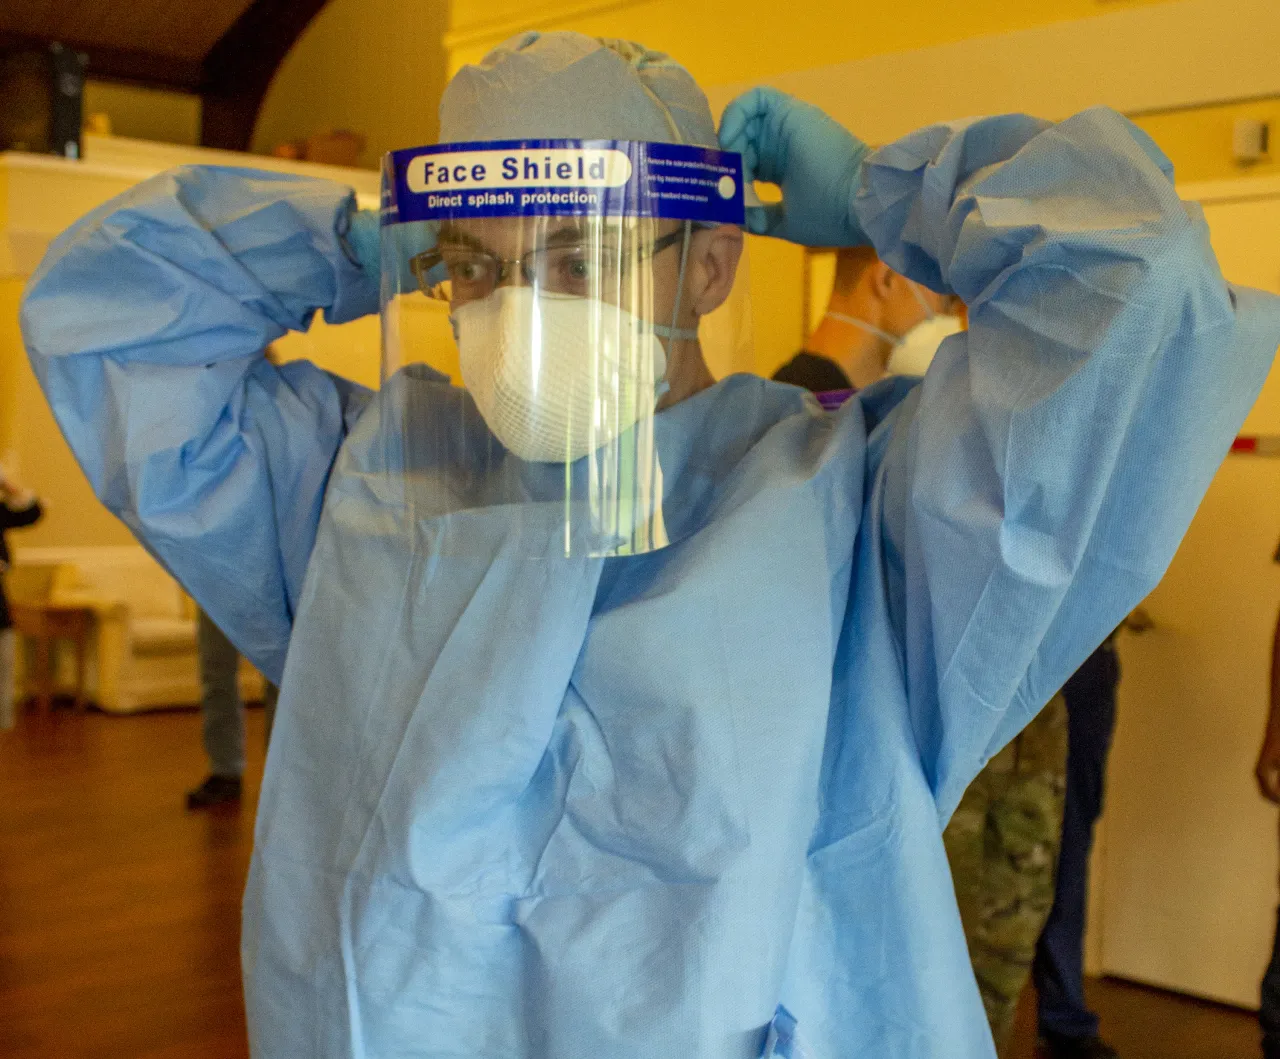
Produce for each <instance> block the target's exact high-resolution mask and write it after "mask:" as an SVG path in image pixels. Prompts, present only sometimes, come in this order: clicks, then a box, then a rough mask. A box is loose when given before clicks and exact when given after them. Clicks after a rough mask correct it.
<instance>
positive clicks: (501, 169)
mask: <svg viewBox="0 0 1280 1059" xmlns="http://www.w3.org/2000/svg"><path fill="white" fill-rule="evenodd" d="M742 211H743V201H742V180H741V160H740V158H739V157H738V156H737V155H731V154H725V153H723V152H719V151H713V150H709V149H704V148H695V147H686V146H682V145H674V144H647V143H637V142H631V141H590V142H586V141H564V140H556V141H521V142H500V143H474V144H457V145H441V146H437V147H426V148H418V149H414V150H408V151H398V152H394V153H392V154H390V155H388V156H387V158H386V160H385V163H384V172H383V211H382V212H383V217H382V287H381V292H382V324H383V328H382V332H383V372H382V378H383V392H382V394H381V395H380V407H381V408H382V410H383V415H382V417H381V422H382V430H383V435H384V444H383V448H384V450H385V454H384V455H385V459H384V460H383V461H381V462H382V464H383V466H382V468H381V470H382V471H383V472H384V475H385V476H386V477H389V478H394V479H398V485H397V486H393V487H391V488H393V490H395V489H397V488H398V489H399V490H400V491H401V499H402V500H403V502H404V503H406V505H408V506H409V508H410V512H411V514H412V516H413V517H414V519H415V522H418V521H421V520H424V519H425V520H427V521H429V522H430V523H431V532H433V533H435V534H436V535H437V538H438V539H437V540H436V541H435V542H434V546H435V547H436V548H438V549H439V548H442V549H444V550H446V551H454V552H463V553H465V552H468V551H471V550H474V548H479V547H484V548H488V547H489V545H488V544H486V543H483V542H485V541H488V540H489V539H490V538H491V534H492V532H493V531H494V530H495V529H497V530H499V531H500V532H501V534H502V536H503V538H504V539H505V540H507V541H514V542H515V546H516V548H517V550H518V551H519V552H520V553H522V554H526V555H535V556H555V555H561V556H566V555H567V556H572V555H596V556H611V555H627V554H636V553H640V552H644V551H649V550H652V549H654V548H659V547H663V546H665V545H666V544H667V543H669V541H670V537H669V533H668V529H667V521H668V520H667V518H666V513H665V511H664V506H665V504H666V503H667V502H668V501H667V492H668V490H667V484H668V483H667V481H666V479H665V477H664V469H663V457H662V450H663V440H662V435H663V424H662V422H661V420H662V412H661V409H663V408H664V407H665V405H666V404H667V403H669V400H668V398H669V394H670V390H671V379H672V377H673V372H679V371H681V370H687V369H688V367H689V365H688V363H687V361H688V358H700V357H701V356H702V352H701V350H700V347H699V343H698V330H699V328H698V324H699V319H698V317H697V316H696V315H695V314H694V312H693V311H692V308H691V305H690V296H689V293H688V287H689V282H688V281H689V279H690V275H691V272H690V269H691V258H692V256H693V255H694V253H695V249H696V247H697V246H698V245H699V244H698V242H697V238H698V236H697V233H698V232H699V231H701V230H702V229H704V228H706V227H709V226H715V225H720V224H735V225H741V223H742ZM700 274H701V273H700ZM726 300H729V299H726ZM730 330H731V329H730ZM682 358H684V359H685V363H682V362H681V360H682ZM433 369H434V370H433ZM441 373H443V375H448V376H450V378H449V379H448V380H446V379H445V378H443V375H442V374H441ZM457 382H460V383H461V386H460V387H459V386H457V385H455V384H456V383H457ZM383 488H387V486H386V485H385V484H384V486H383ZM482 520H483V521H484V526H483V530H482V528H481V526H480V522H481V521H482Z"/></svg>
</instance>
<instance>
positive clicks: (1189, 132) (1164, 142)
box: [1133, 98, 1280, 182]
mask: <svg viewBox="0 0 1280 1059" xmlns="http://www.w3.org/2000/svg"><path fill="white" fill-rule="evenodd" d="M1240 118H1252V119H1255V120H1260V121H1269V122H1270V123H1271V146H1270V151H1269V154H1268V157H1267V158H1266V159H1264V160H1263V161H1260V162H1257V163H1255V164H1253V165H1241V164H1240V163H1238V162H1236V161H1235V160H1234V159H1233V158H1232V157H1231V134H1232V126H1233V125H1234V123H1235V122H1236V121H1237V120H1238V119H1240ZM1133 120H1134V122H1135V123H1136V124H1138V125H1140V126H1141V127H1142V128H1143V129H1145V130H1146V131H1147V132H1149V133H1150V134H1151V138H1152V139H1154V140H1155V141H1156V143H1158V144H1159V145H1160V146H1161V148H1162V149H1163V150H1164V152H1165V153H1166V154H1167V155H1168V156H1169V157H1170V158H1171V159H1172V160H1173V165H1174V169H1175V170H1176V172H1177V177H1178V180H1179V181H1180V182H1190V181H1196V180H1229V179H1231V178H1232V177H1239V176H1271V175H1275V174H1277V173H1280V143H1278V142H1277V137H1280V98H1276V99H1262V100H1254V101H1252V102H1248V103H1231V104H1223V105H1220V106H1213V107H1193V108H1191V109H1188V110H1177V111H1169V112H1165V113H1159V114H1142V115H1135V116H1134V118H1133Z"/></svg>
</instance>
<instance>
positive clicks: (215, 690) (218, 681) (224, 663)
mask: <svg viewBox="0 0 1280 1059" xmlns="http://www.w3.org/2000/svg"><path fill="white" fill-rule="evenodd" d="M196 646H197V648H198V650H199V653H200V718H201V722H202V725H203V736H204V750H205V753H206V754H208V755H209V771H210V772H212V773H213V774H214V775H215V776H227V777H234V776H239V775H240V774H241V773H242V772H244V709H243V707H242V705H241V702H240V686H239V683H238V681H237V679H236V673H237V671H238V669H239V667H240V652H238V651H237V650H236V649H235V647H234V646H233V645H232V643H231V641H230V640H228V639H227V638H226V636H224V635H223V632H222V630H221V629H219V628H218V627H217V626H216V625H214V623H213V622H212V621H210V620H209V617H208V615H206V614H205V612H204V611H200V612H199V618H198V624H197V626H196ZM276 697H277V692H276V688H275V685H273V684H270V683H268V684H267V686H266V690H265V691H264V693H263V697H262V698H263V702H262V705H263V707H264V708H265V710H266V714H267V717H266V733H267V738H268V739H270V738H271V724H272V722H273V721H274V720H275V712H276Z"/></svg>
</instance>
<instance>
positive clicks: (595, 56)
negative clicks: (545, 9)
mask: <svg viewBox="0 0 1280 1059" xmlns="http://www.w3.org/2000/svg"><path fill="white" fill-rule="evenodd" d="M524 139H547V140H550V139H566V140H655V141H660V142H667V143H688V144H696V145H699V146H703V147H715V146H716V126H715V121H714V120H713V119H712V117H711V107H710V106H709V105H708V103H707V97H706V96H705V95H703V93H702V89H700V88H699V87H698V86H697V84H696V83H695V81H694V80H693V78H692V77H691V76H690V75H689V72H688V71H687V70H686V69H685V68H684V67H683V66H681V65H680V64H679V63H677V62H676V61H675V60H674V59H672V58H671V57H670V56H668V55H664V54H663V53H662V52H657V51H650V50H649V49H648V48H645V47H644V46H643V45H641V44H633V43H632V42H631V41H625V40H614V39H606V38H597V37H587V36H584V35H583V34H581V33H569V32H556V33H535V32H530V33H521V34H520V35H518V36H515V37H512V38H511V39H510V40H508V41H505V42H504V43H502V44H499V45H498V46H497V47H496V48H494V49H493V51H491V52H490V53H489V54H488V55H486V56H485V57H484V58H483V59H482V60H481V61H480V62H479V63H476V64H474V65H469V66H464V67H463V68H462V69H461V70H459V71H458V72H457V73H456V74H455V75H454V77H453V80H452V81H450V82H449V86H448V87H447V88H446V89H445V91H444V96H443V98H441V100H440V140H441V142H443V143H457V142H462V141H467V140H524Z"/></svg>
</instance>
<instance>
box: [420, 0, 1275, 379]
mask: <svg viewBox="0 0 1280 1059" xmlns="http://www.w3.org/2000/svg"><path fill="white" fill-rule="evenodd" d="M1161 2H1164V0H1108V2H1106V3H1101V2H1099V0H1024V2H1022V3H1016V4H1015V3H1008V2H1007V0H968V2H962V0H915V2H913V3H910V4H905V5H904V4H899V5H892V4H890V5H884V4H879V5H876V4H868V5H860V6H858V7H857V9H856V10H853V9H851V8H850V7H849V5H848V4H847V3H845V2H840V3H811V4H798V5H793V7H791V8H788V9H787V11H786V16H785V17H780V16H779V11H778V8H777V5H776V4H775V3H773V2H772V0H735V2H733V3H730V2H728V0H703V2H701V3H688V2H687V0H641V2H626V0H623V2H608V0H605V2H599V3H574V2H572V0H569V2H558V3H557V2H551V3H542V4H529V3H528V2H524V0H500V2H497V3H495V2H492V0H486V2H483V3H482V2H480V0H454V4H453V11H452V22H451V28H450V32H449V34H448V36H447V37H446V38H445V44H446V47H447V48H448V49H449V69H450V70H451V71H453V70H456V69H457V68H458V67H459V66H461V65H462V64H464V63H467V62H474V61H476V60H478V59H479V58H481V57H482V56H483V55H484V54H485V52H486V51H487V50H488V49H489V48H491V47H493V46H494V45H495V44H497V43H499V42H500V41H502V40H504V39H505V38H506V37H508V36H510V35H511V34H513V33H516V32H519V31H520V30H521V29H525V28H532V27H536V28H539V29H572V30H577V31H579V32H582V33H588V34H592V35H597V36H619V37H628V38H631V39H634V40H639V41H642V42H644V43H645V44H647V45H649V46H650V47H654V48H658V49H662V50H665V51H669V52H670V53H671V54H672V55H673V56H674V57H675V58H677V59H678V60H679V61H680V62H681V63H683V64H684V65H685V66H686V67H687V68H688V69H689V70H690V72H691V73H693V75H694V76H695V77H696V78H697V79H698V80H699V82H700V83H702V84H703V85H715V84H725V83H736V82H741V81H744V80H751V79H755V78H760V79H763V78H768V77H772V76H776V75H778V74H781V73H786V72H789V71H793V70H802V69H809V68H813V67H820V66H825V65H829V64H835V63H842V62H849V61H852V60H857V59H861V58H866V57H868V56H872V55H881V54H887V53H892V52H897V51H906V50H910V49H916V48H925V47H930V46H933V45H939V44H946V43H951V42H955V41H959V40H963V39H966V38H970V37H977V36H982V35H987V34H998V33H1007V32H1012V31H1015V30H1019V29H1028V28H1032V27H1035V26H1041V25H1046V24H1048V23H1052V22H1059V21H1067V20H1072V19H1081V18H1089V17H1093V16H1098V15H1105V14H1108V13H1111V12H1114V11H1116V10H1120V9H1123V8H1125V7H1134V6H1138V4H1159V3H1161ZM894 90H895V91H906V90H907V89H905V88H902V87H897V88H895V89H894ZM1237 117H1263V118H1271V119H1272V120H1273V121H1274V122H1275V135H1277V136H1280V99H1277V100H1269V101H1262V102H1255V103H1247V104H1237V105H1230V106H1220V107H1206V108H1197V109H1194V110H1188V111H1180V112H1174V113H1166V114H1149V115H1145V116H1142V117H1140V118H1138V119H1137V120H1138V123H1139V124H1140V125H1142V126H1143V127H1144V128H1146V129H1147V130H1148V131H1149V132H1151V134H1152V135H1153V136H1154V137H1155V139H1156V140H1157V142H1158V143H1160V144H1161V146H1162V147H1163V148H1164V149H1165V150H1166V151H1167V152H1168V153H1169V155H1170V157H1171V158H1172V159H1173V161H1174V165H1175V168H1176V170H1177V174H1178V178H1179V180H1183V181H1190V180H1204V179H1218V178H1228V177H1232V176H1239V175H1245V174H1249V175H1252V174H1260V173H1263V172H1266V171H1268V170H1269V169H1271V168H1274V167H1275V166H1276V165H1277V164H1278V163H1275V162H1269V163H1266V164H1264V165H1259V166H1254V167H1251V168H1249V169H1245V168H1243V167H1241V166H1238V165H1237V164H1236V163H1235V162H1234V161H1233V160H1232V158H1231V123H1232V121H1233V120H1234V119H1235V118H1237ZM855 131H856V130H855ZM1277 157H1280V155H1277ZM748 246H749V251H748V252H749V257H750V267H751V301H752V306H753V324H754V326H753V331H754V337H755V346H756V358H755V369H756V370H757V371H760V372H762V373H770V372H772V371H773V370H774V369H775V368H776V367H777V366H778V365H779V364H781V363H782V362H783V361H785V360H786V359H787V358H788V357H789V356H791V354H792V353H793V352H794V351H795V349H796V348H797V347H798V345H799V342H800V336H801V334H802V331H803V327H804V315H805V314H804V309H803V307H802V305H801V301H802V299H801V290H800V272H801V262H802V258H803V255H802V252H801V251H800V250H799V249H797V248H795V247H790V246H786V245H781V244H778V243H775V242H774V241H772V240H765V239H755V238H752V239H749V241H748Z"/></svg>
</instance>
